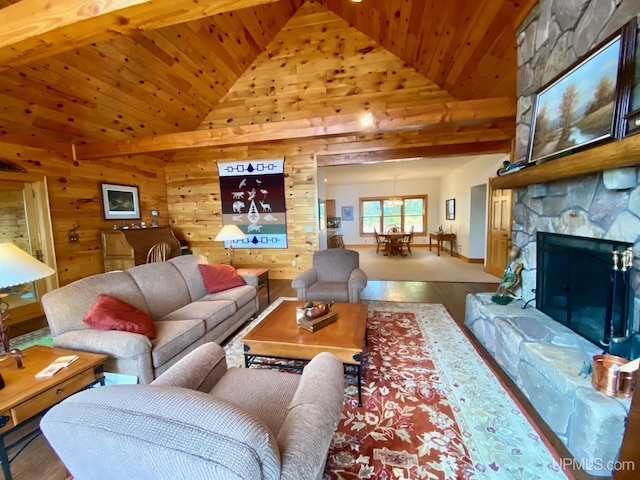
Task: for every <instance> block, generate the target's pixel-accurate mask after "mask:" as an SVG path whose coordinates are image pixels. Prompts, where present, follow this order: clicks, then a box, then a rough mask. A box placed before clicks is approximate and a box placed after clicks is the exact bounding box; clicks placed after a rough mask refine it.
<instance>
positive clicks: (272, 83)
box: [165, 2, 452, 278]
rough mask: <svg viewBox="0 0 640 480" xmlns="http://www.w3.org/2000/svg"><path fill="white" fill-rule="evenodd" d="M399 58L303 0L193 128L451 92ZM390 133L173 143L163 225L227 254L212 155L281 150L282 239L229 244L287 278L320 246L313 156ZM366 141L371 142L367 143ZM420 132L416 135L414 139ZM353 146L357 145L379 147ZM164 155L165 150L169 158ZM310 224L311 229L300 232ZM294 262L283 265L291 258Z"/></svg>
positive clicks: (241, 258)
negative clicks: (271, 244) (191, 145)
mask: <svg viewBox="0 0 640 480" xmlns="http://www.w3.org/2000/svg"><path fill="white" fill-rule="evenodd" d="M450 100H452V97H451V96H450V95H449V94H448V93H446V92H445V91H443V90H441V89H440V88H438V87H437V86H436V85H435V84H434V83H433V82H431V81H429V80H428V79H427V78H425V77H424V76H423V75H421V74H419V73H417V72H416V71H415V70H413V69H411V68H409V67H408V66H407V65H406V64H405V63H404V62H403V61H402V60H400V59H399V58H398V57H396V56H395V55H393V54H392V53H390V52H389V51H387V50H385V49H384V48H382V47H381V46H380V45H378V44H376V43H375V42H374V41H373V40H371V39H370V38H369V37H367V36H366V35H364V34H362V33H360V32H359V31H357V30H356V29H354V28H352V27H350V26H349V25H348V24H347V23H346V22H345V21H344V20H342V19H341V18H340V17H338V16H337V15H335V14H334V13H332V12H330V11H328V10H327V9H326V8H325V7H324V6H322V5H321V4H319V3H316V2H310V3H305V4H304V5H303V6H302V7H300V9H299V10H298V11H297V12H296V14H295V15H294V16H293V17H292V19H291V20H290V21H289V22H288V23H287V24H286V25H285V26H284V28H283V29H282V30H281V31H280V32H279V33H278V34H277V35H276V36H275V38H274V39H273V41H272V42H271V43H270V44H269V45H268V46H267V48H266V50H265V51H264V52H263V53H262V54H261V55H259V56H258V58H257V59H256V60H255V61H254V62H253V64H252V65H251V66H250V67H249V68H248V70H247V71H246V72H245V73H244V75H242V76H241V77H240V78H239V79H238V80H237V81H236V83H235V84H234V85H233V87H232V88H231V89H230V91H229V92H228V93H227V94H226V95H225V96H224V97H223V98H222V99H221V100H220V101H219V103H218V104H217V105H216V107H215V108H214V109H213V110H212V111H211V112H210V113H209V115H208V116H207V118H206V119H205V121H204V122H203V123H202V124H201V126H200V129H208V128H217V127H226V126H232V125H247V124H252V123H262V122H277V121H280V120H295V119H301V118H309V117H317V116H319V115H330V114H333V113H354V112H358V113H359V112H363V113H364V112H365V111H366V110H367V109H369V108H371V109H374V110H377V109H380V110H385V109H390V108H400V107H407V106H415V105H417V104H424V105H427V104H430V103H439V102H443V101H450ZM365 140H366V141H368V142H371V143H373V142H384V143H388V142H396V139H395V137H394V135H393V134H388V135H377V136H375V139H374V138H372V137H371V135H366V134H364V133H363V134H362V135H353V136H351V137H343V138H342V139H341V140H340V142H342V143H341V144H337V143H334V142H335V141H334V140H330V139H329V140H319V139H315V140H296V141H282V142H274V143H271V144H270V145H268V146H265V145H258V144H255V145H249V146H245V147H233V148H218V149H215V150H214V149H211V150H196V151H193V150H192V151H189V152H179V153H177V154H175V155H174V156H173V157H171V160H170V164H169V165H168V166H167V167H166V169H165V171H166V174H167V189H168V200H169V210H170V212H171V226H172V227H174V228H175V230H176V231H177V232H179V234H178V237H181V238H183V239H185V240H187V241H188V243H189V244H190V245H191V246H192V249H193V250H194V252H197V253H201V254H203V255H205V256H206V257H207V258H208V259H209V261H210V262H226V261H227V258H226V256H225V255H226V254H225V252H224V249H223V247H222V244H221V243H220V242H214V241H213V238H214V237H215V236H216V234H217V233H218V231H219V230H220V229H221V228H222V221H221V214H220V212H221V205H220V199H219V195H220V188H219V183H218V172H217V164H216V161H219V160H236V159H239V160H240V159H252V158H253V159H258V158H272V157H283V156H284V157H285V172H286V174H287V179H286V183H287V184H286V188H287V192H288V195H287V231H288V238H289V248H287V249H280V250H245V249H236V250H235V257H234V258H235V261H234V264H235V265H237V266H264V267H267V268H269V269H270V277H271V278H294V277H295V276H296V275H297V274H298V273H299V272H300V271H302V270H304V269H306V268H309V267H310V266H311V255H312V253H313V252H314V251H316V250H318V248H319V239H318V218H317V212H318V198H317V185H316V182H317V168H316V158H317V155H319V154H326V153H331V152H333V151H335V149H336V148H337V149H340V148H341V147H342V148H347V149H352V150H354V151H358V149H359V144H360V142H363V144H364V143H365V142H364V141H365ZM372 140H373V142H372ZM418 141H419V139H418ZM371 143H370V144H369V145H368V146H364V145H363V146H362V147H361V151H367V150H368V149H371V148H377V147H379V146H380V145H379V143H375V144H374V145H371ZM168 158H169V157H168ZM308 230H311V231H308ZM294 260H295V261H296V265H295V266H293V265H292V261H294Z"/></svg>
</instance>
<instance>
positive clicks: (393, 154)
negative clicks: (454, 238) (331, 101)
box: [317, 140, 511, 167]
mask: <svg viewBox="0 0 640 480" xmlns="http://www.w3.org/2000/svg"><path fill="white" fill-rule="evenodd" d="M510 151H511V140H499V141H492V142H480V143H461V144H452V145H434V146H430V147H411V148H400V149H395V150H393V149H391V150H381V151H376V152H362V153H344V154H336V155H324V154H323V155H318V156H317V164H318V167H329V166H335V165H350V164H360V163H374V162H375V163H377V162H385V161H391V160H402V159H407V158H424V157H452V156H458V155H475V154H488V153H506V152H510Z"/></svg>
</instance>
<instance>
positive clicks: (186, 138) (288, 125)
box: [76, 97, 516, 160]
mask: <svg viewBox="0 0 640 480" xmlns="http://www.w3.org/2000/svg"><path fill="white" fill-rule="evenodd" d="M515 113H516V110H515V106H514V105H513V104H512V103H511V102H510V101H509V100H508V99H507V98H506V97H499V98H489V99H483V100H467V101H463V102H447V103H440V104H432V105H427V106H419V107H408V108H398V109H392V110H386V111H384V112H374V117H375V122H374V126H373V127H370V128H369V129H366V130H363V128H362V127H361V126H360V123H359V115H356V114H342V115H332V116H327V117H315V118H308V119H302V120H285V121H281V122H274V123H261V124H255V125H242V126H235V127H222V128H216V129H210V130H197V131H194V132H185V133H170V134H165V135H156V136H153V137H143V138H131V139H125V140H115V141H106V142H96V143H89V144H84V145H77V146H76V154H77V158H79V159H85V160H87V159H96V158H107V157H116V156H123V155H138V154H142V153H157V152H169V151H176V150H185V149H191V148H219V147H223V146H224V147H227V146H232V145H246V144H251V143H260V142H269V141H274V140H289V139H295V138H311V137H334V136H341V135H352V134H357V133H360V134H362V133H365V132H378V133H380V132H393V131H403V130H404V131H407V130H416V129H426V128H430V127H439V126H442V125H472V124H476V123H487V122H490V123H491V122H500V121H506V120H513V118H514V117H515Z"/></svg>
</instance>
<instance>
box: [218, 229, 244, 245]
mask: <svg viewBox="0 0 640 480" xmlns="http://www.w3.org/2000/svg"><path fill="white" fill-rule="evenodd" d="M245 238H247V236H246V235H245V234H244V232H243V231H242V230H240V229H239V228H238V226H237V225H225V226H224V227H222V230H220V233H218V235H216V238H214V240H215V241H217V242H222V241H225V242H226V241H231V240H244V239H245Z"/></svg>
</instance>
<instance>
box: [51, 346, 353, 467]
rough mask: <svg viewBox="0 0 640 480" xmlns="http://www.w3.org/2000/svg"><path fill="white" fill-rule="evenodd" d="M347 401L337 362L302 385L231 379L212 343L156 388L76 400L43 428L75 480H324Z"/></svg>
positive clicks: (114, 390)
mask: <svg viewBox="0 0 640 480" xmlns="http://www.w3.org/2000/svg"><path fill="white" fill-rule="evenodd" d="M343 398H344V373H343V366H342V362H341V361H340V359H339V358H338V357H336V356H335V355H333V354H331V353H328V352H323V353H320V354H318V355H316V357H315V358H314V359H313V360H311V362H309V363H308V364H307V366H306V367H305V368H304V370H303V372H302V374H301V375H298V374H294V373H286V372H279V371H275V370H270V369H264V368H262V369H259V368H229V369H227V364H226V359H225V354H224V350H223V349H222V348H221V347H220V346H218V345H217V344H215V343H206V344H204V345H202V346H200V347H198V348H197V349H196V350H194V351H192V352H191V353H190V354H188V355H187V356H186V357H184V358H182V359H181V360H180V361H178V363H176V364H174V365H173V366H172V367H171V368H169V370H167V371H166V372H164V373H163V374H162V375H160V376H159V377H158V378H157V379H156V380H154V381H153V383H152V384H150V385H142V384H139V385H111V386H106V387H98V388H93V389H89V390H85V391H82V392H79V393H76V394H74V395H72V396H70V397H69V398H67V399H65V400H63V401H62V402H61V403H59V404H58V405H56V406H54V407H53V408H52V409H51V410H49V411H48V412H47V413H46V414H45V416H44V417H43V418H42V420H41V424H40V428H41V430H42V433H43V434H44V436H45V437H46V438H47V441H48V442H49V444H50V445H51V446H52V448H53V449H54V450H55V452H56V454H57V455H58V457H59V458H60V459H61V460H62V462H63V463H64V465H65V466H66V468H67V469H68V470H69V472H70V473H71V474H72V475H73V477H74V478H75V479H76V480H84V479H91V480H132V479H138V480H145V479H162V478H166V479H169V478H171V479H180V478H184V479H200V478H220V479H225V480H227V479H228V480H234V479H235V480H262V479H268V480H278V479H287V480H319V479H322V475H323V471H324V466H325V462H326V459H327V452H328V449H329V444H330V443H331V438H332V437H333V433H334V432H335V429H336V426H337V424H338V421H339V419H340V414H341V411H342V404H343Z"/></svg>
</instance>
